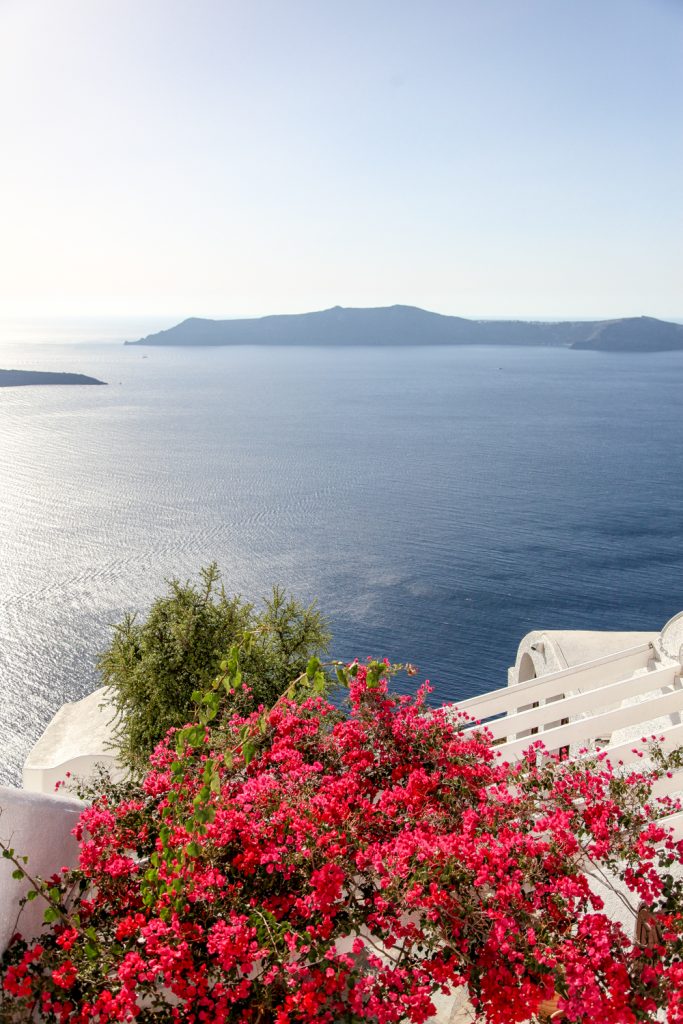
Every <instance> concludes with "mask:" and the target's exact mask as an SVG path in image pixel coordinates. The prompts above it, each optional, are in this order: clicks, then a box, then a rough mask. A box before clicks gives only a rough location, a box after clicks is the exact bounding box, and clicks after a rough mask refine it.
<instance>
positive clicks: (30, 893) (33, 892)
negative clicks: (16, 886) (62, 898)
mask: <svg viewBox="0 0 683 1024" xmlns="http://www.w3.org/2000/svg"><path fill="white" fill-rule="evenodd" d="M37 895H38V893H37V892H36V890H35V889H29V891H28V892H27V893H26V899H27V900H28V901H29V903H31V902H32V901H33V900H34V899H35V898H36V896H37Z"/></svg>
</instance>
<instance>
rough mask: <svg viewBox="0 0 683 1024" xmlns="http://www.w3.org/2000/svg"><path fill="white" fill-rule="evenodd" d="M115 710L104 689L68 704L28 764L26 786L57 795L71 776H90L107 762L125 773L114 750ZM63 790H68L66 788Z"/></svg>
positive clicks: (116, 774)
mask: <svg viewBox="0 0 683 1024" xmlns="http://www.w3.org/2000/svg"><path fill="white" fill-rule="evenodd" d="M113 719H114V710H113V708H112V707H111V706H110V705H108V704H107V702H106V691H105V689H104V688H100V689H99V690H95V691H94V692H93V693H91V694H88V696H87V697H84V698H83V700H79V701H75V702H73V703H70V704H64V705H63V706H62V707H61V708H60V709H59V711H58V712H57V714H56V715H55V716H54V718H53V719H52V721H51V722H50V724H49V725H48V727H47V728H46V730H45V732H44V733H43V735H42V736H41V737H40V739H39V740H38V742H37V743H36V745H35V746H34V747H33V749H32V750H31V752H30V754H29V755H28V757H27V759H26V762H25V764H24V771H23V784H24V789H28V790H31V791H32V792H34V793H46V794H49V795H53V794H54V793H55V792H56V789H55V787H56V786H57V784H58V783H60V782H63V781H64V780H65V779H66V778H67V777H69V776H72V777H75V776H78V777H80V778H87V777H88V776H89V775H92V773H93V771H94V770H95V768H96V767H97V766H98V765H104V766H105V767H106V768H107V769H109V771H110V772H111V773H112V775H113V776H114V777H115V778H121V777H122V775H123V773H122V771H121V769H120V767H119V765H118V762H117V760H116V757H115V756H114V754H113V753H112V746H111V741H112V738H113ZM59 792H62V793H64V792H65V790H64V789H60V791H59Z"/></svg>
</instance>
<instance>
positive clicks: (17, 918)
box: [0, 786, 83, 953]
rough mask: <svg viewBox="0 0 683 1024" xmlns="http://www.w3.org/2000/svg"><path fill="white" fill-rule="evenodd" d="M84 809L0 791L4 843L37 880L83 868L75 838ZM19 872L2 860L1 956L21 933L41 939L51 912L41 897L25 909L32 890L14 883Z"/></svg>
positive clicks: (24, 882) (61, 801)
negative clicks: (23, 860)
mask: <svg viewBox="0 0 683 1024" xmlns="http://www.w3.org/2000/svg"><path fill="white" fill-rule="evenodd" d="M82 810H83V804H82V803H81V802H80V801H78V800H67V799H59V798H57V797H54V796H44V795H42V794H39V793H27V792H26V790H23V789H10V788H9V787H5V786H0V839H1V840H2V842H3V844H4V845H5V846H9V847H11V848H12V849H13V850H14V851H15V853H16V855H17V857H28V863H27V864H26V870H27V871H28V872H29V873H30V874H31V875H32V876H33V877H34V878H35V877H36V876H40V877H42V878H49V877H50V876H51V875H53V874H54V873H55V872H56V871H59V869H60V868H62V867H73V866H75V865H76V864H77V863H78V844H77V843H76V840H75V839H74V837H73V835H72V834H71V833H72V830H73V829H74V827H75V825H76V822H77V821H78V819H79V817H80V814H81V812H82ZM14 870H16V867H15V865H14V864H13V863H12V862H11V861H9V860H5V859H2V860H0V953H2V952H4V950H5V949H6V948H7V944H8V942H9V940H10V939H11V937H12V935H14V933H15V932H17V931H19V932H21V934H22V935H23V936H24V938H34V937H35V936H37V935H39V934H40V930H41V927H42V923H43V915H44V913H45V909H46V903H45V901H44V900H43V899H40V898H38V899H35V900H33V901H32V902H30V903H27V904H26V905H25V907H24V909H23V910H22V909H21V900H22V898H23V897H24V896H25V895H26V893H27V892H28V890H29V889H30V888H31V886H30V884H29V882H28V881H27V880H26V879H23V880H21V881H18V880H17V879H15V878H13V877H12V872H13V871H14Z"/></svg>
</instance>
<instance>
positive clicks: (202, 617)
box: [98, 563, 330, 769]
mask: <svg viewBox="0 0 683 1024" xmlns="http://www.w3.org/2000/svg"><path fill="white" fill-rule="evenodd" d="M200 577H201V582H200V583H193V582H191V581H187V582H185V583H181V582H180V581H179V580H177V579H173V580H170V581H169V592H168V593H167V594H166V595H165V596H163V597H160V598H159V599H158V600H156V601H155V602H154V604H153V605H152V607H151V609H150V612H149V615H148V616H147V618H146V619H145V620H144V622H139V621H138V620H137V617H136V616H135V615H127V616H126V617H125V618H124V619H123V621H122V622H121V623H119V624H118V625H117V626H115V627H114V636H113V638H112V642H111V644H110V646H109V648H108V649H107V650H106V651H105V652H104V653H103V654H102V655H101V657H100V659H99V662H98V668H99V670H100V672H101V673H102V679H103V682H104V684H105V686H106V687H107V699H108V701H109V702H110V703H111V704H112V705H113V707H114V708H115V710H116V719H115V722H116V726H115V747H116V750H117V754H118V756H119V758H120V759H121V761H122V762H123V763H124V764H126V765H127V766H128V767H130V768H132V769H136V768H138V767H139V766H140V765H141V764H144V763H145V762H146V761H147V758H148V757H149V754H150V753H151V751H152V750H153V749H154V747H155V746H156V744H157V743H158V742H159V740H160V739H162V737H163V736H165V734H166V732H167V731H168V729H170V728H171V727H172V726H182V725H184V724H185V723H186V722H187V721H188V720H189V719H191V718H192V717H193V714H194V712H193V707H194V702H193V700H192V693H193V691H195V690H202V691H203V690H205V689H206V687H207V684H208V683H209V682H210V681H211V680H212V679H213V678H214V677H215V676H216V675H218V674H219V673H220V671H221V661H222V660H223V659H224V658H225V656H226V654H227V652H228V650H229V649H230V647H231V646H232V644H234V643H236V642H242V641H243V639H244V637H245V635H249V637H250V640H249V642H248V644H247V651H248V654H247V655H246V657H245V658H244V660H243V662H242V673H243V680H244V686H243V690H242V693H241V694H240V703H241V705H242V707H241V708H240V710H242V711H243V712H245V711H248V710H250V709H251V708H252V707H257V706H258V705H259V704H265V705H266V706H269V705H271V704H272V703H273V702H274V701H275V700H277V698H278V696H279V695H280V694H281V693H282V692H283V691H284V690H285V689H286V687H287V685H288V684H289V683H290V682H291V681H292V679H294V678H295V677H296V676H298V675H300V673H301V672H303V671H304V670H305V668H306V664H307V662H308V660H309V658H311V656H313V655H320V654H324V653H325V651H326V650H327V647H328V644H329V642H330V633H329V631H328V629H327V625H326V623H325V620H324V619H323V617H322V615H321V614H320V612H319V611H318V609H317V607H316V606H315V604H312V605H309V606H307V607H306V606H304V605H303V604H301V603H300V602H299V601H297V600H295V599H294V598H292V597H290V596H288V595H287V594H286V593H285V591H284V590H282V589H281V588H280V587H274V588H273V591H272V594H271V596H270V597H269V598H267V599H266V600H265V601H264V602H263V607H262V608H260V609H257V608H255V606H254V605H252V604H250V603H248V602H246V601H244V600H242V598H240V597H238V596H228V595H227V594H226V592H225V589H224V587H223V586H222V584H221V583H220V573H219V571H218V568H217V566H216V564H215V563H214V564H212V565H210V566H208V567H207V568H205V569H202V570H200Z"/></svg>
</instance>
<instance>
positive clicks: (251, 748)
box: [242, 740, 257, 764]
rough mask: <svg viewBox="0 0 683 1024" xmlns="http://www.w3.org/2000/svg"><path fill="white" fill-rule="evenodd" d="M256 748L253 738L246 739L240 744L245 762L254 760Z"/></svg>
mask: <svg viewBox="0 0 683 1024" xmlns="http://www.w3.org/2000/svg"><path fill="white" fill-rule="evenodd" d="M256 749H257V748H256V744H255V743H254V742H253V740H246V742H245V743H243V744H242V757H243V758H244V763H245V764H249V763H250V762H251V761H253V760H254V754H255V753H256Z"/></svg>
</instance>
